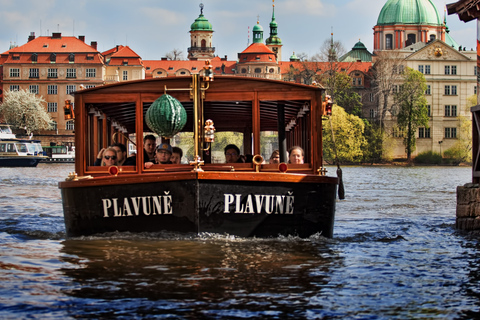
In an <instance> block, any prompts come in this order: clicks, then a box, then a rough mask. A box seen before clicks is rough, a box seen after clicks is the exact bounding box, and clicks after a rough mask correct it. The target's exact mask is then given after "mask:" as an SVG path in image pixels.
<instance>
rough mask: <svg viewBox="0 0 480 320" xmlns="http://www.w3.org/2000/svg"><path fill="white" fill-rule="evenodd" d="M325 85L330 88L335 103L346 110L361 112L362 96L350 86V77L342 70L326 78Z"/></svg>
mask: <svg viewBox="0 0 480 320" xmlns="http://www.w3.org/2000/svg"><path fill="white" fill-rule="evenodd" d="M326 84H327V87H329V88H330V92H329V91H327V93H331V96H332V97H334V98H335V100H334V101H335V103H336V104H337V105H339V106H341V107H342V108H343V109H345V111H346V112H348V113H350V114H353V115H357V116H360V115H361V114H362V102H361V100H362V98H361V97H360V95H359V94H358V93H356V92H355V90H354V89H353V87H352V78H351V77H350V76H348V75H347V74H346V73H343V72H335V73H334V74H333V76H331V77H328V78H327V79H326Z"/></svg>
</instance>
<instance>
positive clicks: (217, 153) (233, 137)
mask: <svg viewBox="0 0 480 320" xmlns="http://www.w3.org/2000/svg"><path fill="white" fill-rule="evenodd" d="M243 142H244V137H243V133H241V132H234V131H223V132H217V133H215V142H213V143H212V147H211V150H212V152H211V163H226V159H225V147H226V146H227V145H230V144H233V145H236V146H237V147H238V148H239V149H240V154H239V155H237V156H239V157H240V158H242V159H243V160H244V162H247V161H250V162H251V159H245V158H247V157H248V156H249V155H251V152H248V151H247V152H245V148H244V143H243ZM245 160H246V161H245Z"/></svg>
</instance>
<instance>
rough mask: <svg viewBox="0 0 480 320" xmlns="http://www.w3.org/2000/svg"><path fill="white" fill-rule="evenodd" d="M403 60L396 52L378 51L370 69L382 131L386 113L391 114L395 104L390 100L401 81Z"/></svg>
mask: <svg viewBox="0 0 480 320" xmlns="http://www.w3.org/2000/svg"><path fill="white" fill-rule="evenodd" d="M404 63H405V58H404V56H403V55H402V54H401V53H400V52H398V51H380V52H378V53H377V58H376V59H375V63H374V65H373V68H372V86H373V90H374V93H375V95H376V96H378V102H379V103H378V108H379V124H380V126H381V128H382V129H384V121H385V118H386V115H387V113H388V112H390V113H392V110H393V109H394V108H395V102H394V101H393V99H390V97H391V96H392V94H393V93H394V88H395V87H396V86H397V85H398V84H399V83H400V82H401V81H402V79H403V71H404V70H403V69H404Z"/></svg>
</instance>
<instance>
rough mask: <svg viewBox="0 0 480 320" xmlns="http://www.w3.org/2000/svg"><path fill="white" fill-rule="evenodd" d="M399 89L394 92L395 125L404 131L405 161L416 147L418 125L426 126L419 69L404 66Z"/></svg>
mask: <svg viewBox="0 0 480 320" xmlns="http://www.w3.org/2000/svg"><path fill="white" fill-rule="evenodd" d="M403 77H404V78H403V82H402V84H401V86H400V90H399V91H398V92H396V93H395V102H396V104H397V106H398V114H397V125H398V127H399V129H400V130H403V131H404V132H405V136H404V139H403V144H404V145H405V150H406V152H407V161H411V159H412V152H413V151H415V148H416V137H415V135H416V133H417V128H418V127H420V126H424V127H428V120H429V118H428V109H427V99H426V98H425V90H427V84H426V80H425V77H424V76H423V74H422V73H421V72H419V71H416V70H413V69H412V68H408V67H407V68H406V69H405V71H404V73H403Z"/></svg>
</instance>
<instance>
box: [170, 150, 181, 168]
mask: <svg viewBox="0 0 480 320" xmlns="http://www.w3.org/2000/svg"><path fill="white" fill-rule="evenodd" d="M182 157H183V150H182V149H180V148H179V147H173V148H172V156H171V157H170V161H172V163H173V164H180V163H182Z"/></svg>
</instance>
